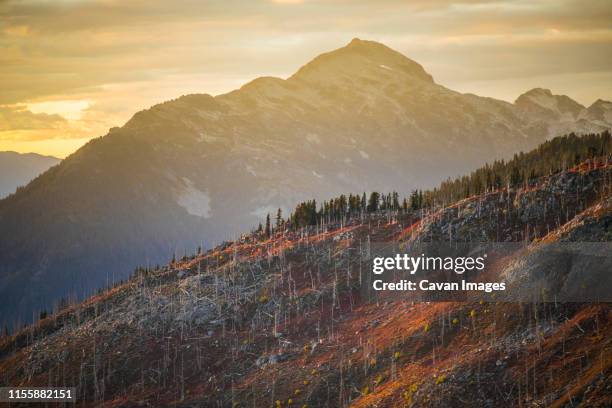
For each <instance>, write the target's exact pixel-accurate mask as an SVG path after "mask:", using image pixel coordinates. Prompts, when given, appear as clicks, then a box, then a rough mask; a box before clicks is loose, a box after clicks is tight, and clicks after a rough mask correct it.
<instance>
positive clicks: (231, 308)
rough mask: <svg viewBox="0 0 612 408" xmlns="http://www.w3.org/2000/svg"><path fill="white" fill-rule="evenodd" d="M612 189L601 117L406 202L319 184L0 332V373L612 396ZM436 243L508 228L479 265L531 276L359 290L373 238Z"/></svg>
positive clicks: (488, 237)
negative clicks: (426, 288)
mask: <svg viewBox="0 0 612 408" xmlns="http://www.w3.org/2000/svg"><path fill="white" fill-rule="evenodd" d="M611 192H612V138H611V137H610V133H604V134H601V135H589V136H585V137H583V138H577V137H575V136H568V137H564V138H556V139H553V140H552V141H550V142H547V143H545V144H543V145H542V146H541V147H540V148H538V149H537V150H534V151H532V152H530V153H527V154H521V155H517V156H516V157H514V158H513V159H512V160H511V161H508V162H500V161H496V162H494V163H491V164H490V165H487V166H485V167H482V168H480V169H479V170H477V171H475V172H473V173H471V174H470V175H467V176H465V177H462V178H458V179H456V180H452V181H449V182H447V183H444V184H442V185H440V186H439V188H437V189H435V190H430V191H425V192H422V193H421V192H419V193H416V194H413V195H412V198H411V199H410V201H409V202H408V201H407V202H406V203H403V202H401V201H399V202H398V200H395V199H394V197H395V195H394V194H390V195H386V194H382V195H380V194H379V193H377V192H373V193H372V194H371V195H370V198H369V199H367V200H361V199H356V198H355V195H352V194H351V195H349V198H348V199H347V197H346V196H345V195H341V196H339V197H337V198H336V199H332V200H326V202H325V203H324V205H323V206H322V207H321V209H318V207H314V208H313V207H312V205H311V204H310V203H311V201H306V202H304V203H302V204H300V205H298V206H297V207H296V208H295V210H294V211H293V216H292V217H289V218H287V219H279V220H278V222H277V223H274V224H273V225H270V226H268V225H266V227H265V228H263V229H262V230H261V231H255V232H252V233H248V234H244V235H243V236H241V237H240V238H239V239H236V240H234V241H229V242H226V243H224V244H223V245H219V246H217V247H215V248H213V249H210V250H207V251H199V252H196V253H194V254H192V255H190V256H185V257H182V258H181V259H175V260H173V261H172V262H170V263H168V264H166V265H163V266H160V267H159V268H147V267H142V268H138V270H137V271H136V272H135V273H134V274H133V276H132V277H131V278H130V279H129V280H128V281H127V282H125V283H121V284H117V285H115V286H114V287H112V288H109V290H106V291H102V292H100V293H98V294H97V295H95V296H93V297H90V298H89V299H87V300H86V301H84V302H82V303H77V304H72V305H65V306H64V307H63V308H61V309H60V310H58V311H57V312H56V313H54V314H53V315H49V316H45V315H43V316H41V320H40V321H39V322H37V324H35V325H31V326H28V327H26V328H24V329H22V330H19V331H18V332H16V333H14V334H13V335H6V336H4V337H2V338H0V386H8V385H11V386H20V387H28V386H40V387H52V386H71V387H76V400H77V405H78V406H103V407H128V406H129V407H132V406H177V407H195V406H198V407H199V406H202V407H277V408H280V407H348V406H351V407H502V406H503V407H510V406H514V407H524V406H533V407H539V406H551V407H578V406H581V407H609V406H610V405H611V403H612V393H611V392H610V390H611V387H612V383H611V381H610V379H611V373H612V356H611V354H610V353H611V350H612V349H611V341H612V320H611V318H612V316H611V315H610V312H611V310H610V306H609V304H610V303H602V302H598V301H597V299H599V300H601V301H604V302H610V301H611V298H610V297H611V296H612V291H610V288H611V287H612V277H611V276H610V273H609V271H610V267H611V266H612V255H611V254H612V251H610V243H611V242H612V196H611ZM383 197H384V198H383ZM389 197H390V199H389ZM379 198H380V199H379ZM441 242H446V243H448V244H452V245H453V246H454V245H458V244H461V245H467V249H468V250H470V251H477V250H478V248H479V247H480V246H483V245H489V244H491V243H493V244H495V243H500V242H504V243H506V245H511V247H509V248H510V250H509V251H506V252H505V253H504V254H503V255H502V256H500V257H498V258H497V260H496V261H495V262H492V261H491V260H488V261H487V262H488V263H490V264H489V267H488V268H487V269H486V270H485V271H483V272H477V273H475V274H474V275H472V276H471V277H470V279H471V280H472V281H473V282H486V281H489V282H505V283H506V285H507V291H508V292H509V293H512V292H513V291H515V290H519V291H522V290H523V288H536V287H537V288H538V291H537V293H534V295H535V296H534V297H533V299H532V300H529V301H525V300H526V299H523V300H522V301H515V300H516V299H515V300H511V299H508V298H504V297H502V295H501V294H500V293H486V292H485V291H482V290H480V291H472V292H470V293H468V294H467V295H466V297H464V298H463V299H461V300H456V301H444V302H435V301H433V302H423V301H418V300H419V298H418V297H417V295H415V294H411V293H409V292H399V293H397V294H396V295H394V294H392V293H390V292H385V293H383V292H379V293H373V292H372V291H367V290H365V289H366V288H367V286H368V282H369V281H370V280H371V279H370V278H372V270H371V269H370V268H371V265H372V257H373V256H375V255H376V254H377V249H376V248H381V247H384V246H391V247H394V248H402V247H403V248H409V247H412V246H414V245H419V244H422V243H425V244H427V243H441ZM597 248H599V249H597ZM576 249H578V251H577V250H576ZM585 250H586V252H584V251H585ZM551 251H552V252H551ZM490 253H491V254H492V252H490ZM551 255H552V256H551ZM582 255H586V256H582ZM602 272H603V273H602ZM468 275H469V274H466V275H464V276H468ZM417 276H418V275H417ZM419 278H429V279H431V276H430V275H429V274H426V275H422V274H421V275H420V276H419ZM582 291H587V292H588V293H583V292H582ZM576 294H577V295H578V297H574V298H572V299H573V301H572V302H568V301H563V300H568V299H570V297H571V296H574V295H576ZM502 300H503V301H502ZM559 300H562V301H559Z"/></svg>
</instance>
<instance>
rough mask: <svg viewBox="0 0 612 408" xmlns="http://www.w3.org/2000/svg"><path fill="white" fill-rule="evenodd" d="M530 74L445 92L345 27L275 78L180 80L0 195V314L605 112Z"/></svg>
mask: <svg viewBox="0 0 612 408" xmlns="http://www.w3.org/2000/svg"><path fill="white" fill-rule="evenodd" d="M611 115H612V103H610V102H606V101H597V102H596V103H594V104H593V105H592V106H590V107H588V108H586V107H584V106H581V105H580V104H578V103H576V102H574V101H572V100H571V99H570V98H569V97H567V96H558V95H553V94H551V92H550V91H546V90H541V89H535V90H532V91H529V92H527V93H525V94H524V95H522V96H521V97H519V98H518V99H517V101H516V103H514V104H512V103H507V102H504V101H500V100H495V99H492V98H485V97H480V96H477V95H472V94H462V93H459V92H455V91H453V90H450V89H448V88H445V87H444V86H442V85H440V84H437V83H436V82H435V81H434V79H433V78H432V76H431V75H429V74H428V73H427V72H426V71H425V69H424V68H423V67H422V66H421V65H419V64H418V63H416V62H415V61H412V60H410V59H409V58H407V57H405V56H403V55H402V54H400V53H398V52H396V51H394V50H392V49H390V48H388V47H386V46H384V45H382V44H379V43H376V42H371V41H363V40H359V39H354V40H353V41H351V42H350V43H349V44H348V45H346V46H345V47H342V48H340V49H338V50H335V51H332V52H329V53H326V54H323V55H320V56H318V57H316V58H315V59H314V60H312V61H311V62H309V63H308V64H306V65H304V66H303V67H302V68H300V69H299V70H298V71H297V72H296V73H295V74H294V75H292V76H291V77H289V78H287V79H280V78H272V77H262V78H257V79H255V80H253V81H252V82H250V83H248V84H246V85H244V86H243V87H242V88H240V89H238V90H235V91H233V92H230V93H227V94H223V95H219V96H210V95H206V94H197V95H187V96H182V97H180V98H177V99H175V100H171V101H168V102H165V103H162V104H159V105H156V106H153V107H151V108H150V109H147V110H144V111H141V112H138V113H136V114H135V115H134V116H133V117H132V118H131V119H130V120H129V121H128V122H127V123H126V124H125V125H124V126H122V127H119V128H113V129H111V130H110V131H109V132H108V134H107V135H105V136H103V137H100V138H98V139H95V140H93V141H91V142H90V143H88V144H87V145H85V146H84V147H82V148H81V149H79V150H78V151H77V152H76V153H74V154H72V155H71V156H70V157H68V158H66V159H65V160H64V161H62V163H61V164H60V165H58V166H56V167H53V168H51V169H50V170H48V171H47V172H46V173H44V174H43V175H42V176H40V177H39V178H37V179H36V180H34V181H33V182H31V183H30V184H29V185H28V186H27V187H25V188H24V189H21V190H20V191H18V192H17V193H16V194H14V195H12V196H10V197H8V198H6V199H4V200H2V201H0V231H2V234H1V236H0V259H1V260H2V262H1V263H0V296H1V297H2V299H3V302H2V307H1V310H0V321H9V323H15V324H18V323H20V322H24V321H26V322H27V321H31V320H32V319H33V316H36V315H37V314H38V312H39V311H40V310H42V309H50V308H51V307H52V305H53V304H57V302H58V301H59V299H60V298H68V297H69V298H77V299H78V298H82V297H84V296H86V295H88V294H90V293H92V291H93V290H95V289H96V288H100V287H102V286H106V285H110V284H111V283H112V282H115V281H117V280H120V279H124V278H126V277H127V276H128V275H129V274H130V273H131V272H132V271H133V269H134V268H135V267H136V266H137V265H149V266H154V265H155V264H157V263H163V262H166V261H167V260H168V259H170V258H171V257H172V256H173V255H174V254H176V256H177V257H180V256H182V255H183V254H184V253H185V251H188V252H191V251H193V250H194V249H195V248H196V247H197V246H198V245H200V244H203V245H204V246H206V247H210V245H212V244H214V243H215V242H216V243H218V242H220V241H221V240H224V239H230V238H233V237H235V236H237V234H239V233H240V232H242V231H244V230H247V229H248V228H251V227H252V226H255V225H257V223H258V222H262V221H263V219H264V218H265V216H266V214H267V213H273V214H274V213H275V212H276V209H277V208H282V209H284V212H285V213H287V212H288V210H289V209H290V208H292V207H293V206H294V205H295V204H296V203H298V202H299V201H302V200H306V199H310V198H315V199H319V200H320V199H322V198H328V197H331V196H334V195H336V194H339V193H340V192H344V191H372V190H375V189H377V190H383V191H391V190H397V191H398V192H400V193H407V192H408V191H409V190H410V189H413V188H417V187H418V188H424V187H431V186H433V185H435V184H436V183H438V182H440V181H442V180H443V179H445V178H446V177H448V176H455V175H457V174H461V173H463V172H466V171H468V170H470V169H473V168H474V167H476V166H478V165H480V164H483V163H484V162H485V161H487V160H491V159H495V158H503V157H506V158H507V157H511V156H512V155H513V154H514V153H516V152H518V151H520V150H528V149H530V148H533V147H535V146H537V145H538V144H539V143H541V142H543V141H545V140H547V139H549V138H551V137H553V136H556V135H558V134H560V133H565V132H570V131H576V132H581V133H582V132H599V131H603V130H605V129H608V128H610V127H611V124H612V118H611Z"/></svg>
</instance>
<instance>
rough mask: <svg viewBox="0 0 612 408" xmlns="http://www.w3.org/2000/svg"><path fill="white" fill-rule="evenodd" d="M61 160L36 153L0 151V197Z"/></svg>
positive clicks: (12, 191) (23, 184)
mask: <svg viewBox="0 0 612 408" xmlns="http://www.w3.org/2000/svg"><path fill="white" fill-rule="evenodd" d="M60 161H61V160H60V159H58V158H56V157H51V156H41V155H39V154H36V153H25V154H21V153H16V152H0V199H2V198H4V197H6V196H7V195H9V194H12V193H14V192H15V190H16V189H17V187H20V186H25V185H26V184H28V183H29V182H30V181H31V180H32V179H33V178H34V177H36V176H38V175H40V174H42V173H43V172H45V171H46V170H47V169H48V168H49V167H51V166H54V165H56V164H57V163H59V162H60Z"/></svg>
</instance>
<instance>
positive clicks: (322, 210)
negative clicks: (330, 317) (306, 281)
mask: <svg viewBox="0 0 612 408" xmlns="http://www.w3.org/2000/svg"><path fill="white" fill-rule="evenodd" d="M611 154H612V137H611V135H610V131H607V130H606V131H604V132H602V133H592V134H586V135H582V136H577V135H576V134H574V133H570V134H568V135H565V136H560V137H556V138H554V139H552V140H549V141H546V142H544V143H543V144H541V145H540V146H539V147H537V148H536V149H534V150H532V151H530V152H528V153H523V152H521V153H517V154H515V155H514V157H513V158H512V159H510V160H508V161H505V160H503V159H502V160H495V161H494V162H493V163H492V164H488V163H487V164H485V165H484V166H482V167H480V168H479V169H477V170H474V171H473V172H472V173H470V174H469V175H465V176H462V177H457V178H455V179H451V178H449V179H447V180H446V181H444V182H442V183H441V184H440V186H439V187H436V188H434V189H432V190H427V191H423V190H418V189H417V190H413V191H412V192H411V193H410V195H409V197H404V198H403V199H401V200H400V195H399V193H397V192H396V191H393V192H391V193H387V194H384V193H379V192H377V191H373V192H371V193H370V194H369V196H367V195H366V193H365V192H363V193H361V194H360V193H357V194H349V195H348V196H347V195H345V194H341V195H340V196H338V197H335V198H332V199H331V200H328V201H323V202H322V203H320V204H319V205H317V202H316V200H314V199H313V200H308V201H304V202H302V203H299V204H298V205H297V206H296V207H295V209H294V210H293V212H292V213H291V214H290V215H289V217H288V218H287V219H284V218H283V216H282V211H281V209H280V208H279V209H278V212H277V214H276V220H275V223H274V225H273V223H272V221H271V218H270V214H268V216H267V217H266V223H265V226H262V225H261V224H260V225H259V228H258V229H257V232H259V233H260V234H263V235H265V236H268V237H269V236H271V234H272V233H273V232H274V231H275V230H279V229H285V228H290V229H293V230H295V229H299V228H302V227H305V226H309V225H317V224H321V223H333V222H340V221H342V220H343V219H345V218H346V217H352V216H357V215H361V214H368V213H375V212H379V211H402V212H409V211H418V210H420V209H422V208H431V207H434V206H437V205H448V204H452V203H453V202H456V201H459V200H462V199H464V198H468V197H471V196H473V195H480V194H483V193H487V192H490V191H496V190H499V189H502V188H517V187H521V186H523V185H529V184H530V183H533V182H534V181H535V180H537V179H538V178H540V177H542V176H546V175H550V174H554V173H558V172H560V171H563V170H567V169H569V168H571V167H574V166H576V165H578V164H580V163H582V162H584V161H586V160H590V159H594V158H596V157H610V155H611Z"/></svg>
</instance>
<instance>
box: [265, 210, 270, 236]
mask: <svg viewBox="0 0 612 408" xmlns="http://www.w3.org/2000/svg"><path fill="white" fill-rule="evenodd" d="M265 234H266V237H268V238H270V236H271V235H272V230H271V228H270V213H268V215H266V230H265Z"/></svg>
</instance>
